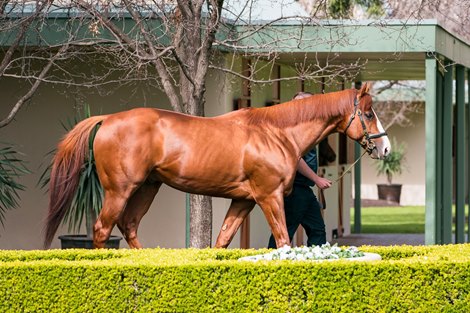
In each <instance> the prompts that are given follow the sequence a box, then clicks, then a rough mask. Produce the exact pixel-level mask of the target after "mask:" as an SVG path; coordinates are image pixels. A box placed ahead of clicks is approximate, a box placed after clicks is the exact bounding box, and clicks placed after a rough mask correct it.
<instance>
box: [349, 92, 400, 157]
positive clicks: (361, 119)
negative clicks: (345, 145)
mask: <svg viewBox="0 0 470 313" xmlns="http://www.w3.org/2000/svg"><path fill="white" fill-rule="evenodd" d="M369 88H370V84H369V83H366V84H364V85H363V86H362V88H361V89H360V90H359V91H358V92H357V96H356V97H355V98H354V110H353V113H352V114H351V116H349V117H345V120H344V125H345V127H344V133H345V134H346V135H348V136H349V137H350V138H352V139H354V140H356V141H357V142H359V143H360V144H361V146H362V147H363V148H364V149H366V150H367V152H368V153H369V155H370V156H371V157H372V158H373V159H383V158H385V157H386V156H387V155H388V154H389V153H390V150H391V146H390V140H389V139H388V137H387V133H386V132H385V130H384V128H383V127H382V124H381V123H380V121H379V118H378V117H377V114H375V112H374V109H373V108H372V97H371V95H370V94H369Z"/></svg>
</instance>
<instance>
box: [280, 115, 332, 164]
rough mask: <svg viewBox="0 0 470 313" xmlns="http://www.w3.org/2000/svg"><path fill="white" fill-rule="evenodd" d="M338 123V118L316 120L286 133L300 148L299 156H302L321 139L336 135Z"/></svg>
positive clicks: (292, 128) (291, 128) (294, 127)
mask: <svg viewBox="0 0 470 313" xmlns="http://www.w3.org/2000/svg"><path fill="white" fill-rule="evenodd" d="M338 123H339V119H338V118H336V119H330V120H328V121H322V120H319V119H316V120H312V121H309V122H304V123H301V124H298V125H295V126H293V127H290V128H289V129H286V132H287V133H288V134H289V137H290V138H291V141H292V142H293V143H294V145H295V146H296V147H297V148H298V153H299V156H302V155H304V154H305V153H306V152H307V151H309V150H310V149H311V148H312V147H313V146H315V145H316V144H318V143H319V142H320V140H321V139H323V138H325V137H326V136H328V135H329V134H331V133H334V132H335V131H336V127H337V124H338Z"/></svg>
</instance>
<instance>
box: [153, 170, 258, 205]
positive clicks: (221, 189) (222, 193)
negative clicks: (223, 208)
mask: <svg viewBox="0 0 470 313" xmlns="http://www.w3.org/2000/svg"><path fill="white" fill-rule="evenodd" d="M160 177H161V180H162V181H163V183H165V184H167V185H169V186H171V187H173V188H175V189H178V190H181V191H184V192H188V193H192V194H200V195H208V196H212V197H221V198H229V199H249V200H252V199H253V197H252V195H251V193H250V192H249V190H248V188H247V185H248V184H247V183H246V182H220V181H214V180H207V179H201V178H192V179H190V178H182V177H179V178H171V177H163V176H160Z"/></svg>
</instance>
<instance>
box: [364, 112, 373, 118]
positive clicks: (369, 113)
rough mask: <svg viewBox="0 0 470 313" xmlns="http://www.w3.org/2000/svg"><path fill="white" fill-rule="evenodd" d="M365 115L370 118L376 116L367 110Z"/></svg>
mask: <svg viewBox="0 0 470 313" xmlns="http://www.w3.org/2000/svg"><path fill="white" fill-rule="evenodd" d="M364 115H365V116H366V118H367V119H368V120H371V119H373V118H374V113H372V112H365V113H364Z"/></svg>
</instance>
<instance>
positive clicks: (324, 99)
mask: <svg viewBox="0 0 470 313" xmlns="http://www.w3.org/2000/svg"><path fill="white" fill-rule="evenodd" d="M355 96H356V90H355V89H348V90H342V91H337V92H331V93H327V94H316V95H313V96H311V97H308V98H303V99H298V100H291V101H289V102H285V103H282V104H278V105H274V106H271V107H266V108H256V109H255V108H254V109H249V110H245V111H244V112H245V114H247V120H248V124H254V125H260V124H269V125H272V126H275V127H289V126H294V125H296V124H299V123H302V122H307V121H311V120H312V119H316V118H318V119H328V118H330V117H334V116H338V115H345V114H347V113H352V108H353V103H354V97H355Z"/></svg>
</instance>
